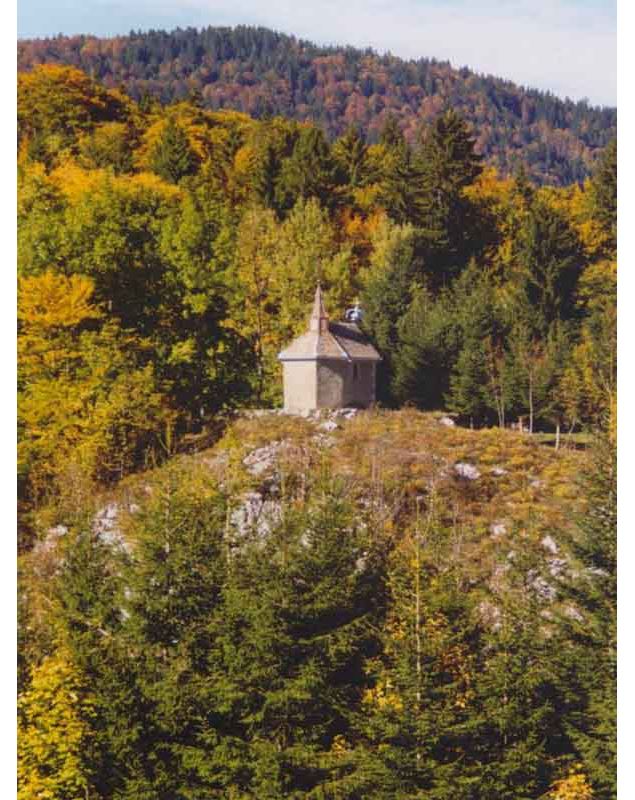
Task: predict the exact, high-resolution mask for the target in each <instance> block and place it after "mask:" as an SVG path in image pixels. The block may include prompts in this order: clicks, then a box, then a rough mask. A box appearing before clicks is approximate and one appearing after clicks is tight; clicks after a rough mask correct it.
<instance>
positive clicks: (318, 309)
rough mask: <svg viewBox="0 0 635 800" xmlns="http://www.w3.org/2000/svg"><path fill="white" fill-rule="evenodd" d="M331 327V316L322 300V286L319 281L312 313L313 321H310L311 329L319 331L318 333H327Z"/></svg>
mask: <svg viewBox="0 0 635 800" xmlns="http://www.w3.org/2000/svg"><path fill="white" fill-rule="evenodd" d="M328 329H329V318H328V315H327V313H326V311H325V310H324V303H323V302H322V287H321V286H320V284H319V283H318V285H317V289H316V290H315V300H314V301H313V311H312V313H311V321H310V322H309V330H310V331H317V332H318V333H327V332H328Z"/></svg>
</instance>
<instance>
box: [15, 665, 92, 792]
mask: <svg viewBox="0 0 635 800" xmlns="http://www.w3.org/2000/svg"><path fill="white" fill-rule="evenodd" d="M93 716H94V704H93V701H92V700H91V697H90V694H89V693H88V691H87V687H86V684H85V681H84V680H83V678H82V676H81V675H80V673H79V672H78V670H77V669H76V668H75V667H74V666H73V665H72V663H71V661H70V659H69V657H68V655H67V654H66V653H64V652H63V651H60V652H58V653H56V654H55V655H53V656H49V657H47V658H45V659H44V661H43V662H42V663H41V664H40V665H39V666H37V667H35V668H34V670H33V672H32V681H31V685H30V686H29V688H28V689H27V691H26V692H25V693H24V694H22V695H20V697H19V698H18V800H87V798H92V797H96V794H95V793H94V792H93V791H92V790H91V787H90V782H89V777H88V774H87V770H86V766H85V765H86V760H87V757H89V751H90V746H91V740H92V737H93V734H92V731H91V725H90V722H91V719H92V718H93Z"/></svg>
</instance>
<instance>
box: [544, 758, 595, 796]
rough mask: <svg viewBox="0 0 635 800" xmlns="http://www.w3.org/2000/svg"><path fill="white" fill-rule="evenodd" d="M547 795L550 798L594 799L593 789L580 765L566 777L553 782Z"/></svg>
mask: <svg viewBox="0 0 635 800" xmlns="http://www.w3.org/2000/svg"><path fill="white" fill-rule="evenodd" d="M547 797H548V798H549V800H593V790H592V788H591V786H590V784H589V783H588V781H587V778H586V776H585V774H584V773H583V772H582V771H581V770H580V765H578V766H577V768H576V769H573V770H571V772H570V773H569V774H568V775H567V776H566V777H565V778H561V779H560V780H558V781H556V782H555V783H554V784H552V786H551V791H550V792H549V794H548V795H547Z"/></svg>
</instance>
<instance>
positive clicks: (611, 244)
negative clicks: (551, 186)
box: [591, 139, 617, 258]
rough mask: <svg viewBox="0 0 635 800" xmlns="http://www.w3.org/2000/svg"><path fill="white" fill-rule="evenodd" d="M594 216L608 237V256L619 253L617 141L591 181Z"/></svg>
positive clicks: (611, 144)
mask: <svg viewBox="0 0 635 800" xmlns="http://www.w3.org/2000/svg"><path fill="white" fill-rule="evenodd" d="M591 197H592V202H593V215H594V217H595V218H596V219H597V220H598V221H599V222H600V224H601V225H602V228H603V230H604V232H605V234H606V236H607V247H606V255H607V257H608V258H614V257H615V255H616V253H617V139H613V140H612V141H611V142H609V144H608V145H607V146H606V148H605V150H604V152H603V153H602V156H601V158H600V160H599V162H598V165H597V167H596V168H595V172H594V173H593V177H592V179H591Z"/></svg>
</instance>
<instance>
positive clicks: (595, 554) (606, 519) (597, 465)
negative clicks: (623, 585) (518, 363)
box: [556, 431, 617, 800]
mask: <svg viewBox="0 0 635 800" xmlns="http://www.w3.org/2000/svg"><path fill="white" fill-rule="evenodd" d="M581 488H582V490H583V492H584V495H585V497H586V501H587V504H588V507H587V509H586V511H585V512H584V513H583V514H581V515H580V516H579V517H578V518H577V519H576V525H575V528H574V529H573V530H572V531H571V533H570V535H569V536H568V537H567V540H566V541H567V545H568V547H567V550H568V556H569V559H570V563H569V569H568V571H567V573H566V574H565V575H564V576H563V580H562V582H561V593H562V598H561V599H562V602H563V604H564V605H563V614H562V615H561V617H560V630H559V633H560V637H559V641H560V643H561V644H560V650H559V657H558V660H557V661H556V665H557V668H558V672H559V676H560V681H561V688H562V692H563V694H564V696H565V700H566V705H565V710H564V716H565V721H566V724H567V730H568V733H569V735H570V737H571V740H572V742H573V744H574V746H575V748H576V749H577V751H578V753H579V754H580V755H581V757H582V760H583V764H584V766H585V770H586V772H587V774H588V776H589V777H590V779H591V782H592V785H593V790H594V797H598V798H600V800H612V799H613V798H615V797H616V796H617V774H616V768H617V741H616V721H617V695H616V693H617V642H616V635H617V469H616V449H615V442H614V440H613V439H612V438H611V436H610V435H609V433H608V432H606V431H604V432H601V433H599V434H598V436H597V439H596V442H595V446H594V451H593V454H592V458H591V461H590V463H589V465H588V468H587V471H586V474H585V477H584V481H583V485H582V487H581Z"/></svg>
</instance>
